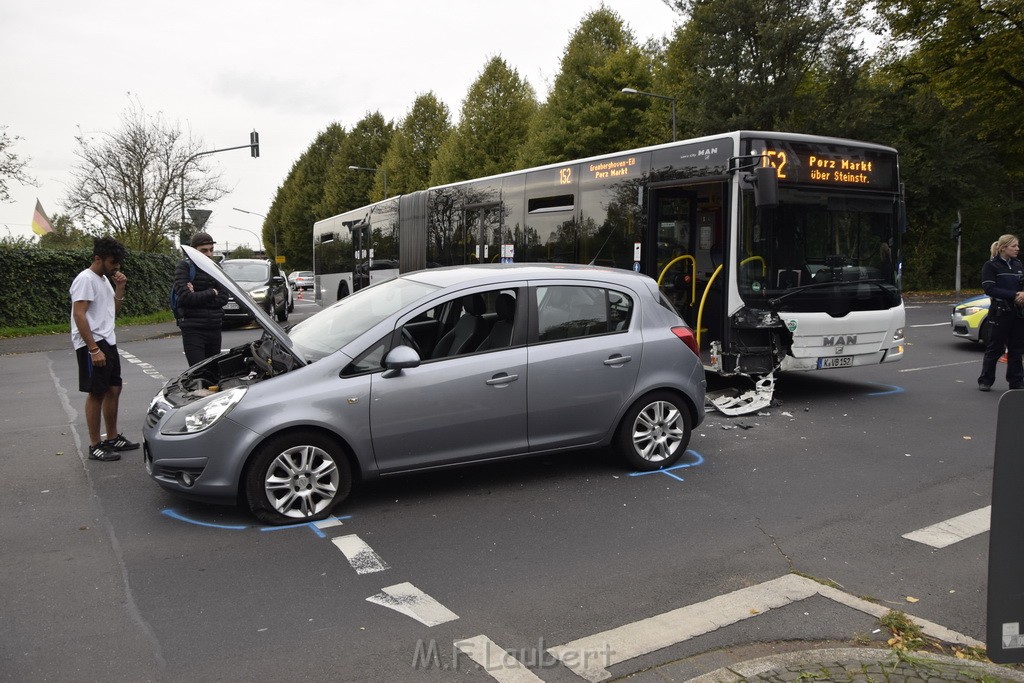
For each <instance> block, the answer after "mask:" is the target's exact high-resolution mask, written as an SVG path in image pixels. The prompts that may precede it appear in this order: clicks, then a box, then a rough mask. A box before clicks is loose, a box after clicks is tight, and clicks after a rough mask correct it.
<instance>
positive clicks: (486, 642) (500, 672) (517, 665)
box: [455, 635, 543, 683]
mask: <svg viewBox="0 0 1024 683" xmlns="http://www.w3.org/2000/svg"><path fill="white" fill-rule="evenodd" d="M455 647H457V648H459V649H460V650H462V651H463V652H464V653H465V654H466V655H468V656H469V658H470V659H472V660H473V661H474V662H476V663H477V664H479V665H480V666H482V667H483V668H484V671H486V672H487V673H488V674H490V676H491V678H493V679H494V680H496V681H498V683H535V682H538V681H539V682H540V683H543V681H542V680H541V679H540V678H537V676H535V675H534V674H533V672H532V671H530V670H529V669H527V668H526V667H525V666H523V663H522V662H520V661H519V660H518V659H516V658H515V657H513V656H512V655H510V654H509V653H508V652H506V651H505V650H504V649H502V648H500V647H498V645H497V643H495V642H494V641H493V640H491V639H490V638H488V637H487V636H482V635H481V636H474V637H472V638H465V639H464V640H456V641H455Z"/></svg>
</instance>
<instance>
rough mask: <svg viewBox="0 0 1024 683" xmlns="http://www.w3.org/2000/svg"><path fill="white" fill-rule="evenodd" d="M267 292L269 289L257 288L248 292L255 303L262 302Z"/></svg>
mask: <svg viewBox="0 0 1024 683" xmlns="http://www.w3.org/2000/svg"><path fill="white" fill-rule="evenodd" d="M269 292H270V287H257V288H256V289H254V290H251V291H250V292H249V296H251V297H252V298H253V299H254V300H256V301H263V300H264V299H266V298H267V294H268V293H269Z"/></svg>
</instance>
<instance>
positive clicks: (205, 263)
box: [181, 244, 306, 365]
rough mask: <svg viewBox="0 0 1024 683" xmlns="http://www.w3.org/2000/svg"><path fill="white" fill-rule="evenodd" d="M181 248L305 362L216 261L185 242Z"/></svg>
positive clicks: (286, 338) (278, 327)
mask: <svg viewBox="0 0 1024 683" xmlns="http://www.w3.org/2000/svg"><path fill="white" fill-rule="evenodd" d="M181 250H182V251H183V252H185V256H187V257H188V258H190V259H191V260H192V263H194V264H196V268H199V269H200V270H202V271H203V272H205V273H206V274H208V275H209V276H210V277H212V278H213V279H214V280H216V281H217V284H218V285H220V286H221V287H223V288H224V289H225V290H227V291H228V292H229V293H230V294H231V295H232V296H234V297H235V301H237V302H238V305H239V306H244V307H245V310H247V311H248V312H249V313H251V314H252V317H253V319H254V320H255V321H256V322H257V323H259V326H260V327H262V328H263V331H264V332H266V334H268V335H270V336H271V337H273V338H274V340H275V341H276V342H277V343H278V344H279V345H280V346H281V347H283V348H285V349H288V352H289V353H290V354H291V355H292V356H295V358H296V360H298V361H299V362H300V363H301V364H303V365H305V364H306V361H305V359H304V358H302V357H301V355H300V354H298V353H296V352H295V348H294V346H293V343H292V340H291V337H289V336H288V333H287V332H285V331H284V329H283V328H282V327H281V326H280V325H278V324H277V322H276V321H275V320H274V319H273V318H272V317H270V316H269V315H268V314H267V312H266V311H264V310H263V309H262V308H261V307H260V306H258V305H257V304H256V302H255V301H253V300H252V297H250V296H249V294H248V292H246V290H245V288H244V287H242V286H241V285H239V284H238V283H237V282H235V281H234V280H232V279H231V278H230V277H229V276H228V274H227V273H225V272H224V270H223V269H222V268H221V267H220V266H219V265H218V264H217V262H216V261H214V260H213V259H211V258H210V257H209V256H207V255H206V254H204V253H202V252H200V251H198V250H196V249H193V248H192V247H190V246H188V245H187V244H183V245H181Z"/></svg>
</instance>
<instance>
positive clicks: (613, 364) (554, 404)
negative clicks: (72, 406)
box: [143, 247, 706, 524]
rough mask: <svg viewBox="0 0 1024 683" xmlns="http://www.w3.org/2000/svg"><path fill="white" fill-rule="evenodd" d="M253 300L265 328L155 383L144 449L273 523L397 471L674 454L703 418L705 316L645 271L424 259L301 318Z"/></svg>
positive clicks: (655, 461) (325, 506)
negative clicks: (608, 454)
mask: <svg viewBox="0 0 1024 683" xmlns="http://www.w3.org/2000/svg"><path fill="white" fill-rule="evenodd" d="M183 248H184V249H185V250H186V252H187V253H188V255H189V256H190V257H191V258H194V259H197V263H198V265H199V266H200V267H202V268H203V269H206V268H207V267H210V266H208V265H207V262H206V261H204V259H205V257H204V256H203V255H202V254H199V252H196V251H195V250H194V249H191V248H190V247H183ZM211 272H212V273H215V274H216V276H217V277H218V279H220V278H223V280H224V281H223V283H222V284H223V285H224V287H225V289H226V290H227V291H229V292H231V293H232V294H234V295H235V296H236V297H243V296H244V295H242V294H241V293H240V292H239V287H238V286H237V285H235V283H233V282H231V280H230V279H228V278H226V277H225V276H224V273H223V272H221V271H219V270H218V269H216V268H215V267H211ZM250 303H252V302H250ZM252 312H253V315H254V316H255V317H256V318H257V319H258V320H259V322H260V324H261V325H262V326H263V327H264V329H265V334H264V336H263V337H262V338H261V339H258V340H256V341H253V342H250V343H247V344H243V345H241V346H238V347H236V348H233V349H230V350H229V351H225V352H224V353H222V354H220V355H218V356H214V357H213V358H210V359H208V360H206V361H203V362H202V363H199V364H197V365H195V366H193V367H192V368H189V369H188V370H187V371H186V372H184V373H183V374H182V375H180V376H179V377H176V378H174V379H172V380H171V381H169V382H168V383H167V384H166V385H165V386H164V388H163V389H162V390H161V391H160V393H159V394H157V396H156V397H154V399H153V401H152V403H151V404H150V407H149V410H148V412H147V416H146V426H145V428H144V432H143V433H144V437H145V439H144V449H143V456H144V460H145V463H146V468H147V470H148V471H149V474H150V476H151V477H152V478H153V479H154V480H155V481H156V482H157V483H158V484H159V485H160V486H162V487H164V488H166V489H168V490H171V491H175V492H178V493H181V494H184V495H187V496H189V497H193V498H200V499H207V500H212V501H221V502H229V503H234V502H236V501H241V502H243V504H244V505H245V506H247V507H248V508H249V510H250V511H251V512H252V513H253V514H254V515H255V516H256V517H257V518H258V519H260V520H262V521H263V522H266V523H270V524H287V523H296V522H302V521H311V520H318V519H323V518H325V517H327V516H328V515H329V514H330V513H331V511H332V510H333V509H334V508H335V507H336V506H337V504H338V503H339V502H341V501H342V500H344V499H345V497H346V496H348V494H349V491H350V490H351V487H352V484H353V481H354V480H356V479H370V478H374V477H379V476H382V475H386V474H397V473H402V472H411V471H415V470H423V469H437V468H440V467H451V466H456V465H466V464H471V463H480V462H484V461H488V460H502V459H508V458H516V457H523V456H532V455H537V454H541V453H548V454H550V453H554V452H562V451H567V450H570V449H580V448H594V447H601V446H609V445H610V446H612V447H613V448H614V449H615V451H616V452H617V453H618V454H619V455H620V456H621V458H622V461H623V464H624V465H625V466H626V467H627V468H629V469H630V470H634V471H644V470H656V469H659V468H663V467H669V466H671V465H673V464H675V463H676V462H678V461H679V459H680V458H681V457H682V456H683V453H684V452H685V451H686V448H687V445H688V444H689V441H690V436H691V433H692V430H693V427H694V426H696V425H698V424H700V423H701V421H702V420H703V419H704V393H705V388H706V382H705V378H704V368H703V366H702V364H701V362H700V359H699V357H698V355H697V352H696V351H697V346H696V342H695V339H694V334H693V331H692V329H691V328H690V327H689V326H688V325H687V324H686V323H685V322H684V321H683V319H682V318H680V317H679V315H678V313H677V312H676V310H675V309H674V308H673V307H672V304H671V303H669V301H668V300H667V299H666V298H665V297H664V296H663V295H662V294H661V292H660V291H659V290H658V286H657V283H655V282H654V280H652V279H651V278H649V277H647V276H645V275H640V274H637V273H633V272H631V271H626V270H612V269H607V268H599V267H588V266H575V265H560V266H549V265H537V264H510V265H485V266H458V267H451V268H436V269H428V270H420V271H417V272H413V273H407V274H405V275H401V276H399V277H396V278H394V279H391V280H388V281H385V282H381V283H378V284H376V285H373V286H371V287H367V288H366V289H363V290H360V291H358V292H355V293H354V294H352V295H351V296H349V297H346V298H345V299H342V300H340V301H338V302H337V303H335V304H333V305H331V306H329V307H328V308H326V309H324V310H322V311H321V312H319V313H317V314H315V315H313V316H312V317H310V318H307V319H306V320H303V321H302V322H300V323H298V324H297V325H295V326H294V327H292V328H291V329H290V330H289V331H288V332H287V333H286V332H285V331H284V330H283V329H281V327H280V326H278V325H277V324H276V323H275V322H274V321H273V320H272V319H271V318H270V316H268V315H266V313H265V311H263V310H262V309H260V308H259V307H256V306H253V311H252Z"/></svg>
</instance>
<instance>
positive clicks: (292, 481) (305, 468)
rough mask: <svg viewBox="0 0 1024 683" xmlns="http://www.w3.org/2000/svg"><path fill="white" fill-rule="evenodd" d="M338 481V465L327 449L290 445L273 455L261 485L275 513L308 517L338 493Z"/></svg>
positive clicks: (293, 516) (325, 506) (329, 502)
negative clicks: (290, 446)
mask: <svg viewBox="0 0 1024 683" xmlns="http://www.w3.org/2000/svg"><path fill="white" fill-rule="evenodd" d="M339 481H340V475H339V473H338V465H337V463H335V462H334V459H333V458H332V457H331V455H330V454H329V453H328V452H327V451H325V450H323V449H322V448H317V447H316V446H293V447H292V448H289V449H287V450H285V451H283V452H281V453H279V454H278V456H277V457H276V458H274V461H273V462H272V463H271V464H270V467H269V468H268V469H267V475H266V477H265V478H264V483H263V487H264V491H265V492H266V494H267V500H268V501H269V502H270V504H271V505H272V506H273V507H274V509H275V510H276V511H277V512H278V513H280V514H282V515H284V516H285V517H291V518H294V519H307V518H309V517H312V516H313V515H316V514H317V513H319V512H322V511H324V510H325V509H327V508H329V507H330V505H331V503H332V502H333V501H334V498H335V496H336V495H337V494H338V483H339Z"/></svg>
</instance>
